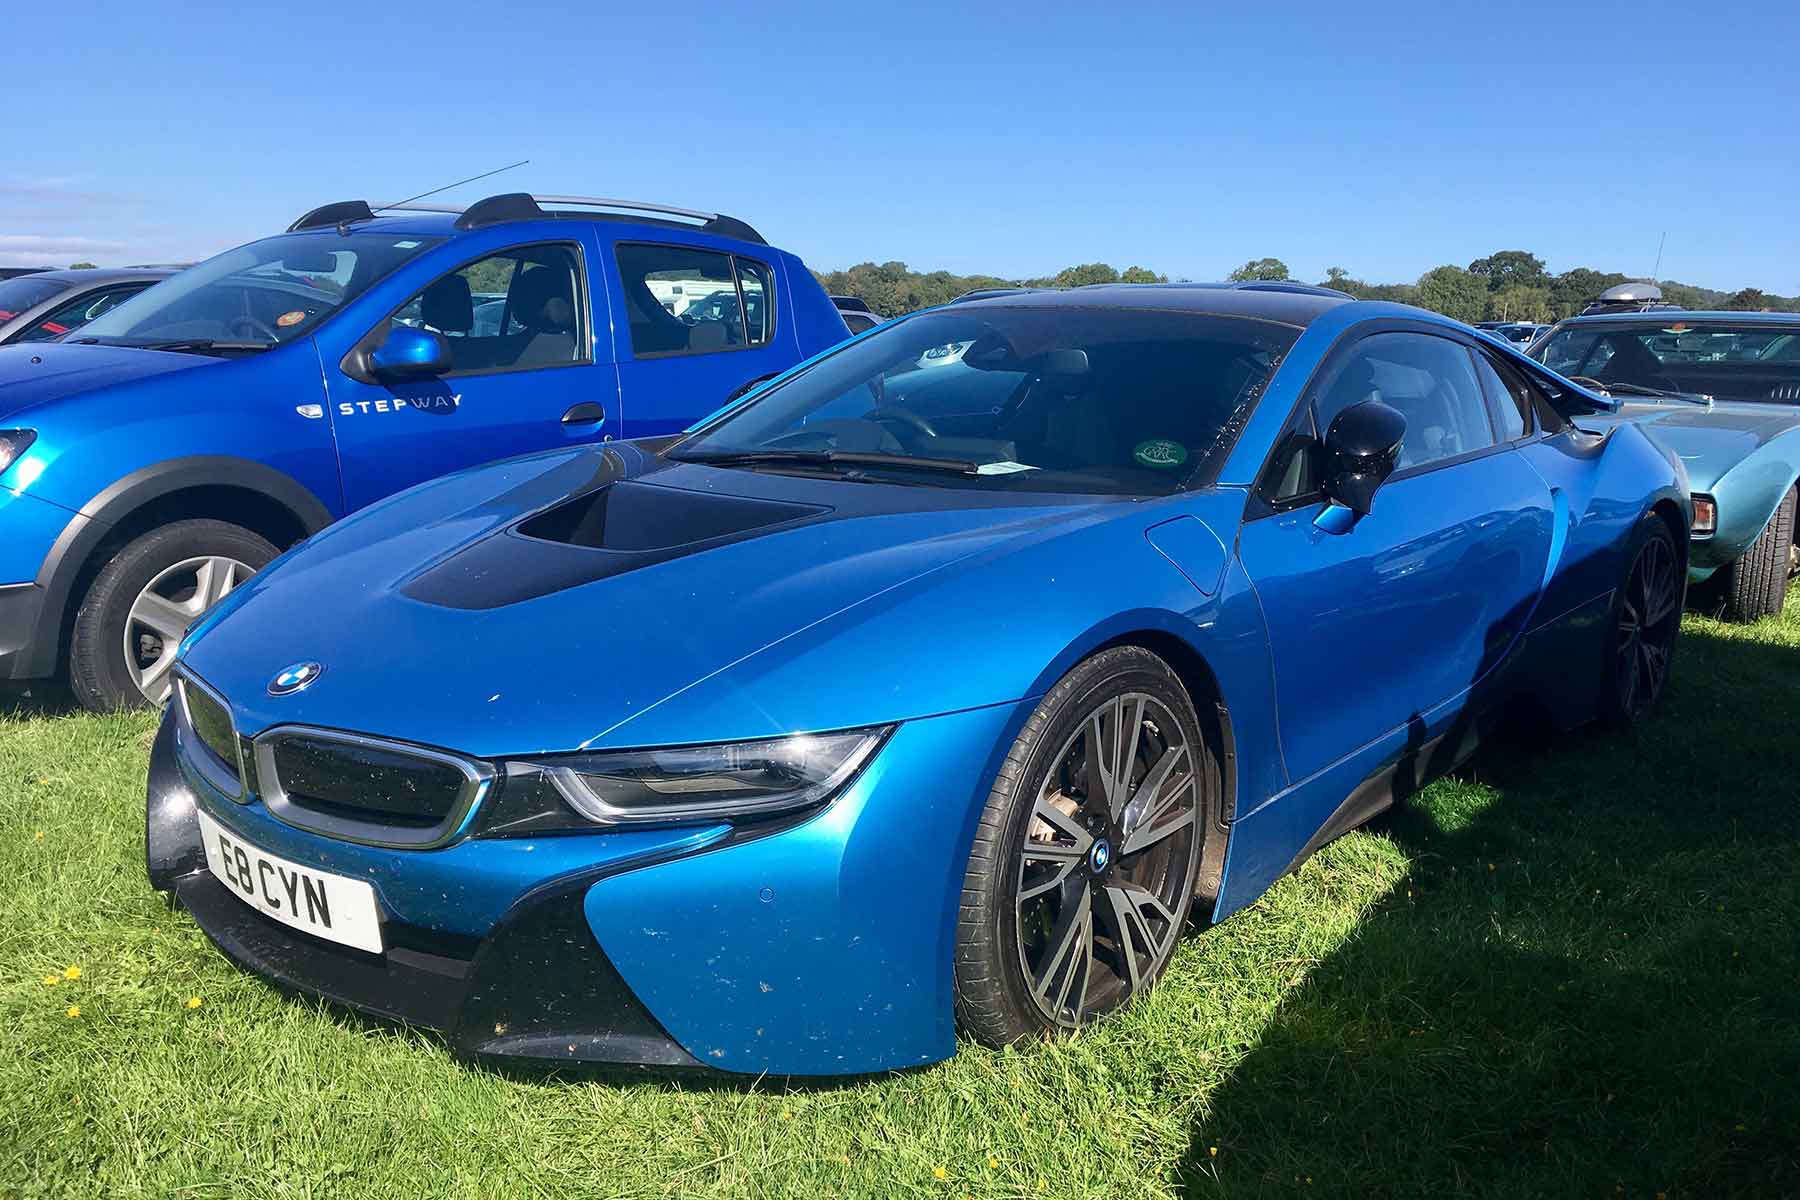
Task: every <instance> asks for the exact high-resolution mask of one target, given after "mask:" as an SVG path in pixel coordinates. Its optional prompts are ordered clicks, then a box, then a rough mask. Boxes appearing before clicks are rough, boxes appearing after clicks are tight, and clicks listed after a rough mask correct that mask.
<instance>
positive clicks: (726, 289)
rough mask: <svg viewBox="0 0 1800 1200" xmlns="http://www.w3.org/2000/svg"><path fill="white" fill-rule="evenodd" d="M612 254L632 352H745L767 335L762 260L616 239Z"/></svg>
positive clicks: (769, 296) (767, 291)
mask: <svg viewBox="0 0 1800 1200" xmlns="http://www.w3.org/2000/svg"><path fill="white" fill-rule="evenodd" d="M617 258H618V264H619V279H620V283H621V284H622V285H623V287H624V293H625V295H624V299H625V313H626V318H627V325H628V327H629V331H630V337H631V353H632V356H633V357H634V358H658V357H666V356H670V355H678V354H714V353H720V352H723V351H728V350H745V349H749V348H751V347H755V346H762V345H766V344H767V343H768V342H769V340H770V339H771V338H772V337H773V336H774V331H775V286H774V273H773V271H771V269H770V268H769V266H768V264H767V263H762V262H758V261H756V260H755V259H751V258H744V257H740V256H738V255H733V254H727V253H724V252H722V251H717V250H702V249H699V248H697V247H693V246H669V245H660V244H655V243H644V242H621V243H619V245H618V248H617Z"/></svg>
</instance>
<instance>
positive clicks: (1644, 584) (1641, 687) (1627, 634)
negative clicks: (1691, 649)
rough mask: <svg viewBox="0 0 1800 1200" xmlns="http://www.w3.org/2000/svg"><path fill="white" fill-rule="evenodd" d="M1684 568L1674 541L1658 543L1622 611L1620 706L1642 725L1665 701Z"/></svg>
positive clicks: (1639, 568) (1647, 549) (1635, 573)
mask: <svg viewBox="0 0 1800 1200" xmlns="http://www.w3.org/2000/svg"><path fill="white" fill-rule="evenodd" d="M1680 570H1681V565H1680V563H1679V562H1677V561H1676V558H1675V552H1674V549H1673V548H1672V547H1671V546H1670V545H1669V543H1668V541H1667V540H1666V539H1664V538H1660V537H1652V538H1650V539H1649V540H1648V541H1646V542H1645V543H1644V546H1643V549H1641V550H1639V551H1638V556H1637V560H1636V561H1635V562H1633V563H1632V564H1631V573H1630V574H1629V575H1627V576H1626V577H1625V591H1624V595H1623V596H1622V597H1621V603H1620V606H1619V630H1618V639H1619V641H1618V657H1617V670H1618V672H1619V679H1618V684H1619V701H1620V707H1621V708H1623V709H1624V711H1625V714H1626V716H1628V717H1629V718H1630V719H1632V720H1633V721H1636V720H1640V719H1641V718H1643V717H1644V716H1645V715H1646V714H1648V713H1649V711H1650V710H1651V709H1652V708H1653V707H1655V705H1656V702H1657V700H1659V699H1660V698H1661V697H1662V691H1663V686H1664V684H1666V683H1667V682H1668V678H1669V658H1670V656H1671V654H1672V653H1673V652H1674V648H1675V634H1676V631H1677V628H1678V627H1679V625H1680V623H1681V579H1680Z"/></svg>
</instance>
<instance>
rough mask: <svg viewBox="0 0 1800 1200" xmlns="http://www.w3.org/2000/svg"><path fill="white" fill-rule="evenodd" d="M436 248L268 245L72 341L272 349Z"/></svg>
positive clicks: (333, 237)
mask: <svg viewBox="0 0 1800 1200" xmlns="http://www.w3.org/2000/svg"><path fill="white" fill-rule="evenodd" d="M437 240H438V239H436V238H420V237H396V236H395V235H393V234H377V233H351V234H344V235H339V234H337V233H335V232H333V231H330V230H326V231H322V232H307V233H290V234H283V235H282V236H280V237H272V238H264V239H263V240H262V241H260V242H251V243H250V244H249V245H247V246H239V247H238V248H237V249H236V250H227V251H226V252H225V253H224V254H221V255H219V256H218V257H217V258H210V259H208V260H207V261H205V262H203V263H201V264H199V265H198V266H195V267H190V268H188V269H187V270H185V271H183V272H181V273H180V274H179V275H175V276H173V277H171V278H169V279H167V280H164V281H163V282H162V283H159V284H157V285H156V286H155V287H153V288H150V289H149V290H148V291H145V292H143V293H142V294H141V295H138V296H134V297H133V298H131V299H130V300H127V301H126V302H125V303H124V304H121V305H119V307H117V308H115V309H113V310H112V311H111V312H109V313H106V314H104V315H103V316H100V317H98V318H96V319H95V320H94V321H93V322H92V323H90V324H88V325H85V326H83V327H82V328H81V329H80V330H78V331H76V334H75V335H74V336H73V337H71V338H69V339H68V340H70V341H82V342H88V341H97V342H103V343H106V344H108V345H117V346H156V345H163V344H175V343H185V344H190V345H192V346H194V348H197V349H204V348H205V347H206V345H207V344H209V343H215V342H218V343H224V342H230V343H234V344H238V345H240V346H241V347H242V348H247V349H258V348H267V347H269V346H274V345H277V344H279V343H281V342H287V341H292V340H293V339H294V338H297V337H300V336H302V335H304V334H306V333H307V332H308V331H310V330H311V329H312V328H313V327H314V326H315V325H317V324H318V323H319V322H320V321H322V320H323V319H325V318H326V317H327V316H329V315H330V314H331V313H333V312H335V311H336V310H337V309H338V307H339V306H341V305H342V304H344V303H345V302H346V301H348V300H351V299H353V298H354V297H356V296H357V295H358V294H360V293H361V292H363V291H364V290H365V289H367V288H368V287H369V285H370V284H372V283H374V282H375V281H376V280H378V279H380V278H382V277H383V276H384V275H386V274H387V273H388V272H390V271H392V270H393V269H394V268H395V267H398V266H399V265H400V264H401V263H403V262H405V261H406V260H407V259H409V258H411V257H413V256H414V255H415V254H418V253H419V252H420V251H421V250H424V249H425V248H426V247H428V246H430V245H432V244H434V243H435V242H436V241H437Z"/></svg>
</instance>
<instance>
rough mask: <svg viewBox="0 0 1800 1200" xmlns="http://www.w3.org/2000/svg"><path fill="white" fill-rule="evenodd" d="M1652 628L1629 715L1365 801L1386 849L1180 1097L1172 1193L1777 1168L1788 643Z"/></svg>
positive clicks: (1561, 1180)
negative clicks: (1662, 643) (1375, 805)
mask: <svg viewBox="0 0 1800 1200" xmlns="http://www.w3.org/2000/svg"><path fill="white" fill-rule="evenodd" d="M1678 653H1679V658H1678V665H1677V668H1676V672H1675V676H1674V678H1673V680H1672V683H1671V689H1670V693H1669V697H1668V701H1669V703H1668V704H1667V705H1666V706H1665V708H1664V710H1663V712H1662V714H1661V715H1660V716H1659V717H1658V718H1657V719H1656V720H1655V721H1654V722H1653V723H1652V724H1651V725H1650V726H1649V727H1648V728H1646V729H1644V730H1642V731H1640V732H1637V733H1632V734H1623V735H1608V734H1605V733H1602V732H1599V731H1587V732H1580V733H1576V734H1572V735H1568V736H1566V737H1560V738H1554V739H1551V738H1545V737H1542V736H1534V734H1533V732H1532V731H1531V730H1530V729H1529V727H1527V729H1526V730H1524V731H1520V730H1518V729H1514V730H1511V731H1509V732H1508V733H1507V734H1506V735H1505V736H1503V737H1502V738H1500V739H1498V740H1495V741H1491V742H1490V743H1489V744H1488V745H1487V746H1486V747H1485V748H1484V749H1483V750H1482V751H1481V752H1480V753H1479V754H1478V755H1477V757H1476V758H1475V759H1474V760H1473V761H1472V762H1471V763H1470V764H1469V765H1467V766H1466V767H1464V768H1463V769H1462V770H1460V771H1459V772H1457V773H1456V774H1455V775H1454V776H1453V777H1452V778H1451V779H1450V780H1448V781H1445V782H1442V783H1439V784H1437V785H1435V786H1433V787H1431V788H1428V789H1427V790H1426V791H1425V792H1423V793H1422V794H1420V795H1419V796H1417V797H1414V798H1413V799H1411V800H1409V801H1408V802H1406V803H1405V804H1403V805H1401V806H1399V807H1398V808H1396V809H1395V810H1394V811H1393V812H1392V813H1391V814H1390V815H1389V816H1388V817H1386V818H1384V820H1383V821H1382V822H1381V824H1380V825H1379V826H1378V827H1377V829H1378V832H1380V833H1381V834H1382V835H1384V836H1387V837H1390V838H1392V839H1393V840H1394V841H1395V842H1396V843H1398V844H1399V846H1400V847H1401V848H1402V849H1403V850H1404V851H1405V853H1406V855H1407V857H1408V858H1409V859H1410V860H1411V863H1412V869H1411V871H1410V873H1409V875H1408V876H1407V878H1406V879H1404V880H1403V881H1402V882H1401V883H1399V884H1398V885H1396V886H1395V888H1394V889H1393V890H1392V891H1391V892H1390V893H1388V894H1387V895H1385V896H1384V897H1382V898H1381V899H1380V900H1379V901H1378V902H1377V903H1376V904H1375V905H1374V906H1373V907H1372V908H1371V909H1370V911H1369V912H1368V913H1367V914H1366V915H1365V917H1364V919H1363V920H1362V922H1361V924H1360V926H1359V927H1358V929H1357V931H1356V932H1355V933H1354V934H1353V936H1352V937H1351V938H1350V939H1349V940H1348V941H1346V942H1345V944H1344V945H1343V946H1342V947H1341V948H1340V949H1339V950H1338V951H1336V952H1335V953H1334V954H1333V955H1331V956H1330V957H1329V958H1328V959H1326V960H1324V961H1322V962H1320V963H1318V964H1317V965H1316V966H1315V967H1314V969H1312V970H1311V972H1310V973H1309V974H1308V975H1306V976H1304V977H1303V978H1301V979H1300V980H1299V981H1298V982H1297V983H1296V985H1295V986H1294V987H1293V989H1292V990H1291V991H1290V992H1289V995H1288V998H1287V999H1286V1000H1285V1002H1284V1003H1283V1005H1282V1007H1281V1009H1280V1010H1279V1012H1278V1014H1277V1015H1276V1017H1275V1018H1274V1019H1273V1020H1272V1021H1271V1022H1270V1023H1269V1024H1268V1025H1267V1026H1266V1027H1265V1028H1264V1029H1263V1031H1262V1032H1261V1034H1260V1037H1259V1039H1258V1042H1257V1044H1256V1045H1255V1046H1254V1047H1253V1048H1252V1049H1251V1050H1250V1051H1249V1052H1248V1054H1247V1055H1246V1056H1245V1057H1244V1059H1243V1060H1242V1061H1241V1063H1239V1065H1238V1066H1237V1067H1236V1069H1235V1070H1234V1071H1233V1073H1232V1075H1231V1076H1230V1078H1229V1079H1228V1081H1227V1082H1226V1083H1225V1084H1224V1085H1223V1086H1222V1087H1220V1088H1219V1089H1218V1090H1217V1091H1215V1092H1214V1093H1213V1094H1212V1095H1211V1096H1209V1097H1208V1098H1207V1101H1206V1104H1205V1111H1204V1115H1203V1116H1202V1118H1201V1119H1200V1120H1199V1122H1198V1123H1197V1125H1196V1127H1195V1128H1194V1131H1193V1135H1192V1141H1191V1144H1190V1146H1189V1149H1188V1153H1187V1154H1186V1156H1185V1157H1184V1158H1183V1160H1182V1162H1181V1163H1180V1165H1179V1167H1178V1168H1177V1180H1178V1182H1179V1183H1180V1185H1181V1186H1182V1187H1183V1189H1184V1191H1185V1192H1186V1193H1187V1194H1190V1195H1195V1196H1208V1195H1230V1196H1246V1195H1291V1194H1306V1195H1321V1194H1343V1193H1352V1192H1354V1193H1357V1194H1361V1195H1379V1196H1441V1195H1465V1194H1470V1195H1505V1196H1508V1197H1514V1196H1559V1197H1560V1196H1578V1195H1585V1196H1602V1195H1604V1196H1612V1195H1624V1196H1642V1197H1646V1198H1649V1197H1654V1196H1659V1195H1660V1196H1666V1197H1669V1198H1671V1200H1673V1198H1674V1197H1679V1196H1707V1197H1712V1196H1726V1195H1757V1196H1771V1195H1794V1194H1800V998H1797V992H1800V738H1796V737H1795V735H1794V731H1795V730H1796V728H1800V648H1795V647H1792V646H1786V645H1778V644H1757V643H1756V642H1755V641H1753V640H1750V639H1748V638H1737V637H1731V638H1725V637H1712V636H1693V635H1691V634H1690V635H1689V636H1686V637H1685V638H1684V640H1683V642H1682V644H1681V647H1680V650H1679V652H1678ZM1305 869H1306V870H1322V869H1326V867H1325V865H1324V864H1318V863H1315V864H1312V865H1309V866H1308V867H1307V868H1305ZM1226 932H1228V931H1226Z"/></svg>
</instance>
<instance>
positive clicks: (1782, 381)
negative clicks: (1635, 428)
mask: <svg viewBox="0 0 1800 1200" xmlns="http://www.w3.org/2000/svg"><path fill="white" fill-rule="evenodd" d="M1535 357H1536V358H1538V359H1539V360H1541V361H1542V362H1543V363H1544V365H1545V366H1547V367H1549V368H1551V369H1552V370H1554V371H1558V372H1560V373H1561V374H1563V375H1567V376H1570V377H1571V378H1573V377H1576V376H1583V377H1586V378H1588V379H1592V380H1594V381H1596V382H1598V383H1600V384H1603V385H1614V386H1621V387H1623V388H1652V389H1655V390H1657V391H1665V392H1685V393H1691V394H1695V395H1702V396H1712V397H1714V398H1715V399H1719V400H1749V401H1763V402H1768V401H1775V402H1785V403H1789V404H1791V403H1793V399H1792V397H1793V396H1794V394H1795V392H1794V389H1795V386H1796V385H1800V325H1789V326H1782V325H1774V324H1751V323H1746V324H1730V323H1727V322H1718V323H1714V322H1711V321H1708V322H1706V323H1704V324H1700V323H1696V322H1690V321H1683V320H1680V319H1679V318H1678V317H1677V316H1675V315H1674V314H1667V315H1666V316H1664V317H1663V318H1662V319H1652V320H1647V321H1641V322H1639V321H1632V322H1623V321H1607V322H1605V323H1601V322H1594V323H1592V324H1586V325H1584V324H1580V323H1573V322H1572V323H1570V324H1568V325H1564V326H1562V327H1561V328H1559V329H1557V330H1555V331H1554V332H1553V333H1552V334H1551V335H1550V336H1549V337H1548V338H1546V339H1545V340H1544V343H1543V345H1541V346H1539V347H1538V348H1537V351H1536V352H1535Z"/></svg>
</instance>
